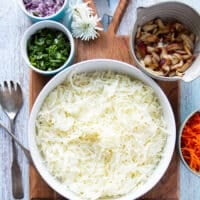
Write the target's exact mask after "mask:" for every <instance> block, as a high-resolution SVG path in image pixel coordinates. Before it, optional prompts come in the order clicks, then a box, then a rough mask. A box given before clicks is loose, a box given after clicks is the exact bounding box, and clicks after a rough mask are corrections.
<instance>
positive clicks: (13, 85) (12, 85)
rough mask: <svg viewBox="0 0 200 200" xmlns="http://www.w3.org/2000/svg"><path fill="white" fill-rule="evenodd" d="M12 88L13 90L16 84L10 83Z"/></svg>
mask: <svg viewBox="0 0 200 200" xmlns="http://www.w3.org/2000/svg"><path fill="white" fill-rule="evenodd" d="M10 88H11V89H13V88H15V84H14V82H13V81H10Z"/></svg>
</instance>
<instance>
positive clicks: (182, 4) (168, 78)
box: [129, 0, 200, 82]
mask: <svg viewBox="0 0 200 200" xmlns="http://www.w3.org/2000/svg"><path fill="white" fill-rule="evenodd" d="M166 4H176V5H181V6H184V7H186V8H189V9H191V10H192V11H193V12H194V13H195V14H196V15H198V16H199V18H200V14H199V13H198V12H197V11H196V10H195V9H194V8H193V7H191V6H190V5H188V4H186V3H184V2H179V1H174V0H172V1H166V2H159V3H154V4H151V5H149V6H146V7H145V6H144V7H143V6H142V7H138V8H137V10H139V9H148V8H153V7H156V6H162V5H166ZM137 19H138V18H137V14H136V20H135V21H134V24H133V26H132V29H131V31H130V38H129V45H130V49H131V53H132V56H133V58H134V61H135V63H136V65H137V66H138V67H139V69H140V70H141V71H143V72H144V73H145V74H147V75H148V76H150V77H152V78H154V79H156V80H161V81H168V82H173V81H180V80H181V81H185V82H190V81H192V80H194V79H196V78H198V77H195V78H194V79H192V80H189V81H187V80H185V79H184V78H183V77H179V76H174V77H168V76H160V75H156V74H153V73H151V72H150V71H149V70H148V69H147V68H146V67H145V66H143V65H142V64H141V63H140V61H139V60H138V58H137V56H136V54H135V50H134V45H133V43H134V42H133V41H134V40H135V35H136V31H135V33H134V30H137ZM134 44H135V43H134ZM193 62H194V61H193Z"/></svg>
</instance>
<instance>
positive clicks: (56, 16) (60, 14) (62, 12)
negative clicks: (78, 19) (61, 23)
mask: <svg viewBox="0 0 200 200" xmlns="http://www.w3.org/2000/svg"><path fill="white" fill-rule="evenodd" d="M17 3H18V5H19V7H20V8H21V10H22V11H23V13H24V14H25V15H27V16H28V17H29V19H31V20H32V21H33V22H38V21H42V20H56V21H58V20H60V19H62V18H63V17H64V16H65V12H66V9H67V7H68V0H65V1H64V3H63V5H62V7H61V8H60V9H59V10H58V11H57V12H56V13H54V14H52V15H49V16H46V17H37V16H34V15H33V14H31V13H30V12H29V11H28V10H26V8H25V5H24V2H23V0H17Z"/></svg>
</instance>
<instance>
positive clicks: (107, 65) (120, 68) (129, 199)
mask: <svg viewBox="0 0 200 200" xmlns="http://www.w3.org/2000/svg"><path fill="white" fill-rule="evenodd" d="M73 70H75V71H76V72H77V73H79V72H92V71H101V70H104V71H105V70H110V71H116V72H119V73H124V74H128V75H129V76H131V77H133V78H136V79H138V80H141V81H142V82H143V83H145V84H147V85H149V86H151V87H152V88H153V90H154V91H155V94H156V95H157V96H158V99H159V101H160V104H161V106H162V107H163V112H164V118H165V121H166V122H167V129H168V132H169V136H168V138H167V142H166V145H165V148H164V152H163V158H162V159H161V161H160V163H159V164H158V166H157V167H156V169H155V171H154V172H153V174H152V175H151V176H150V177H149V179H148V181H147V182H146V183H145V184H144V185H142V187H140V188H138V190H137V191H134V192H130V193H128V194H126V195H125V196H123V197H120V198H114V199H112V200H133V199H136V198H138V197H140V196H141V195H143V194H145V193H146V192H147V191H149V190H150V189H151V188H152V187H154V186H155V185H156V183H157V182H158V181H159V180H160V179H161V177H162V176H163V175H164V173H165V171H166V170H167V168H168V166H169V163H170V161H171V158H172V154H173V152H174V146H175V138H176V128H175V120H174V115H173V112H172V108H171V105H170V104H169V101H168V99H167V97H166V96H165V94H164V93H163V91H162V89H161V88H160V87H159V86H158V85H157V84H156V83H155V82H154V81H153V80H152V79H151V78H149V77H148V76H147V75H145V74H144V73H143V72H141V71H139V70H138V69H136V68H135V67H133V66H131V65H129V64H127V63H124V62H120V61H115V60H108V59H95V60H88V61H84V62H80V63H77V64H74V65H72V66H71V67H69V68H66V69H65V70H64V71H62V72H60V73H59V74H57V75H56V76H55V77H54V78H53V79H51V80H50V81H49V82H48V83H47V85H46V86H45V87H44V88H43V90H42V91H41V93H40V94H39V96H38V97H37V99H36V101H35V104H34V105H33V108H32V111H31V114H30V119H29V126H28V135H29V147H30V152H31V156H32V159H33V162H34V164H35V167H36V168H37V170H38V172H39V173H40V175H41V176H42V177H43V179H44V180H45V181H46V182H47V183H48V184H49V186H50V187H52V188H53V189H54V190H55V191H57V192H58V193H60V194H61V195H62V196H64V197H66V198H68V199H70V200H83V199H81V198H80V197H78V196H77V195H76V194H74V193H72V192H71V191H69V190H66V189H65V188H64V186H63V185H62V184H61V183H59V182H58V181H57V180H56V179H55V178H54V177H53V176H52V175H51V174H50V173H49V172H48V170H47V168H46V166H45V165H44V161H43V159H42V157H41V155H40V152H39V149H38V147H37V144H36V139H35V136H36V129H35V122H36V117H37V113H38V111H39V110H40V108H41V106H42V103H43V102H44V99H45V98H46V96H47V95H48V94H49V92H51V91H52V90H53V89H54V88H55V87H56V86H58V85H59V84H61V83H62V82H63V81H64V80H65V79H66V77H67V76H68V75H69V73H70V72H72V71H73ZM155 148H156V146H155ZM72 167H73V166H72Z"/></svg>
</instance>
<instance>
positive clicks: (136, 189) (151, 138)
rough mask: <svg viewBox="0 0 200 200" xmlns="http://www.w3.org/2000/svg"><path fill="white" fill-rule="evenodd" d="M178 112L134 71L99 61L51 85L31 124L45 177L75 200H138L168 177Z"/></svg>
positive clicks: (34, 110) (73, 68)
mask: <svg viewBox="0 0 200 200" xmlns="http://www.w3.org/2000/svg"><path fill="white" fill-rule="evenodd" d="M175 138H176V128H175V120H174V115H173V112H172V108H171V106H170V104H169V102H168V99H167V97H166V96H165V94H164V93H163V91H162V90H161V88H160V87H159V86H158V85H157V84H156V83H155V82H154V81H153V80H152V79H151V78H149V77H148V76H146V75H145V74H144V73H142V72H141V71H139V70H138V69H136V68H135V67H133V66H131V65H129V64H127V63H123V62H120V61H115V60H108V59H95V60H88V61H84V62H80V63H77V64H74V65H72V66H71V67H69V68H67V69H66V70H64V71H62V72H61V73H59V74H57V75H56V76H55V77H54V78H52V79H51V80H50V81H49V82H48V83H47V85H46V86H45V87H44V88H43V90H42V91H41V93H40V94H39V96H38V97H37V99H36V101H35V104H34V106H33V108H32V111H31V115H30V120H29V146H30V152H31V156H32V159H33V162H34V164H35V167H36V168H37V170H38V172H39V173H40V175H41V176H42V177H43V179H44V180H45V181H46V182H47V183H48V184H49V186H51V187H52V188H53V189H54V190H55V191H57V192H58V193H60V194H61V195H62V196H64V197H66V198H68V199H71V200H97V199H107V200H111V199H112V200H132V199H136V198H138V197H140V196H142V195H144V194H145V193H146V192H148V191H149V190H150V189H151V188H152V187H154V186H155V185H156V184H157V183H158V181H159V180H160V179H161V177H162V176H163V175H164V173H165V171H166V170H167V168H168V165H169V163H170V161H171V158H172V154H173V151H174V146H175Z"/></svg>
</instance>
